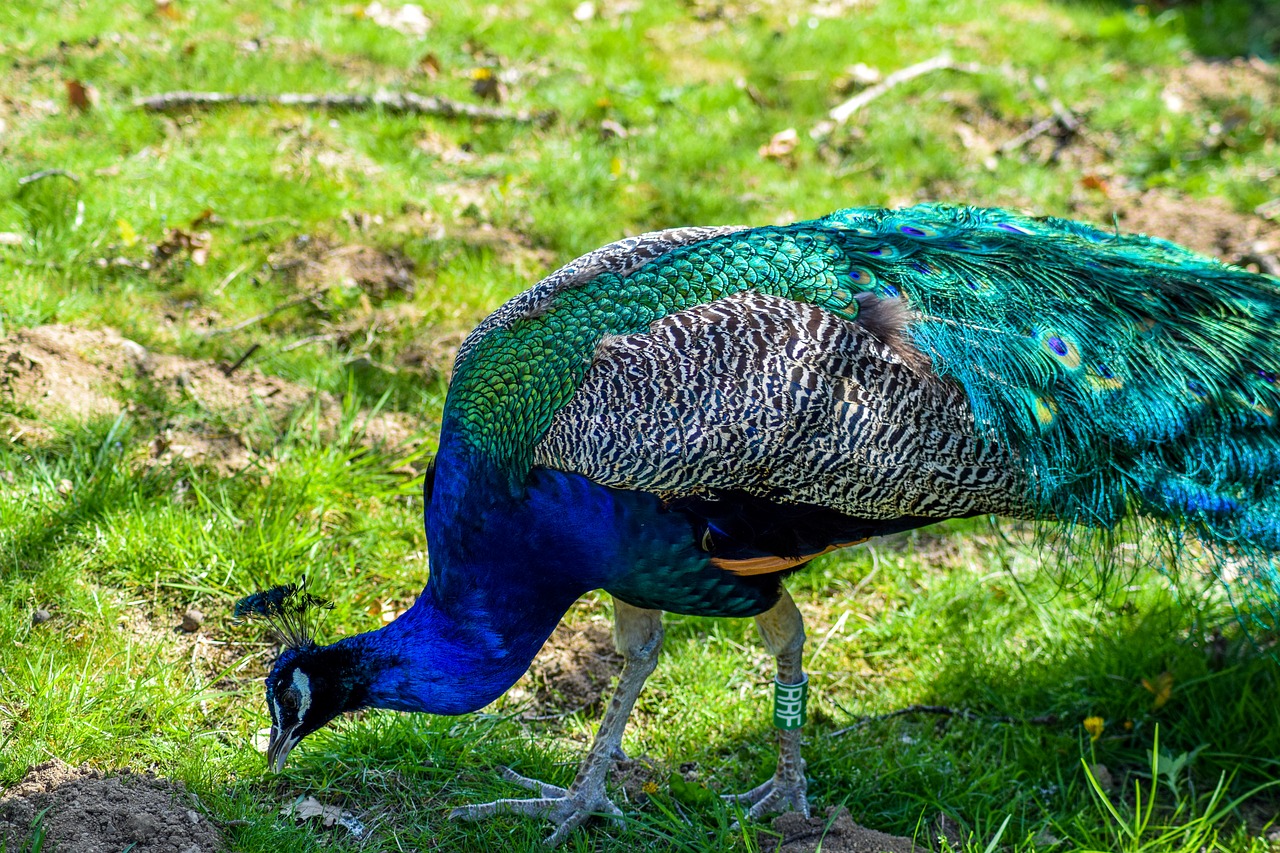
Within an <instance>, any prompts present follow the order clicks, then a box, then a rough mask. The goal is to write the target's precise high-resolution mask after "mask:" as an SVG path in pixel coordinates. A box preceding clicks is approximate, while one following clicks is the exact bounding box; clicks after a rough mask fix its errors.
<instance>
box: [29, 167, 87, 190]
mask: <svg viewBox="0 0 1280 853" xmlns="http://www.w3.org/2000/svg"><path fill="white" fill-rule="evenodd" d="M45 178H66V179H67V180H68V181H71V183H73V184H78V183H80V176H79V175H77V174H76V173H75V172H68V171H67V170H66V169H41V170H40V171H38V172H32V173H31V174H30V175H23V176H22V177H21V178H18V186H20V187H25V186H26V185H27V184H34V183H35V182H36V181H43V180H44V179H45Z"/></svg>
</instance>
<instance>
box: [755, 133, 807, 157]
mask: <svg viewBox="0 0 1280 853" xmlns="http://www.w3.org/2000/svg"><path fill="white" fill-rule="evenodd" d="M799 143H800V135H799V134H798V133H796V129H795V128H794V127H789V128H787V129H786V130H780V131H778V132H777V133H775V134H774V135H773V136H772V137H771V138H770V139H769V141H768V142H767V143H766V144H764V145H761V146H760V156H761V157H763V158H765V159H766V160H782V159H784V158H787V157H789V156H790V155H791V152H793V151H795V150H796V145H798V144H799Z"/></svg>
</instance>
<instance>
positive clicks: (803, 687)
mask: <svg viewBox="0 0 1280 853" xmlns="http://www.w3.org/2000/svg"><path fill="white" fill-rule="evenodd" d="M808 704H809V676H808V675H806V676H805V677H804V681H802V682H800V683H799V684H783V683H782V682H780V681H778V680H777V679H776V678H775V679H774V680H773V724H774V725H775V726H777V727H778V728H780V729H798V728H800V727H801V726H803V725H804V721H805V708H806V706H807V705H808Z"/></svg>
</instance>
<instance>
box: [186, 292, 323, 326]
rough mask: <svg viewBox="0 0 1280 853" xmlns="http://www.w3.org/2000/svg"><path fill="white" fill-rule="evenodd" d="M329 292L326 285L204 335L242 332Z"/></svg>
mask: <svg viewBox="0 0 1280 853" xmlns="http://www.w3.org/2000/svg"><path fill="white" fill-rule="evenodd" d="M328 291H329V287H328V285H325V286H324V287H318V288H316V289H315V290H311V291H308V292H306V293H303V294H300V295H298V296H295V297H293V298H292V299H286V300H285V301H284V302H281V303H280V304H279V305H277V306H275V307H274V308H271V309H269V310H267V311H263V312H262V313H261V314H255V315H253V316H252V317H250V318H249V319H247V320H241V321H240V322H239V323H236V324H235V325H233V326H223V327H222V328H220V329H210V330H209V331H207V332H205V333H204V336H205V337H206V338H215V337H217V336H218V335H230V334H232V333H234V332H239V331H242V330H244V329H247V328H249V327H250V326H252V325H255V324H256V323H261V322H262V321H263V320H265V319H267V318H268V317H274V316H275V315H277V314H279V313H280V312H281V311H288V310H289V309H290V308H296V307H298V306H299V305H303V304H306V303H307V302H310V301H312V300H313V299H315V298H317V297H319V296H323V295H324V294H325V293H327V292H328Z"/></svg>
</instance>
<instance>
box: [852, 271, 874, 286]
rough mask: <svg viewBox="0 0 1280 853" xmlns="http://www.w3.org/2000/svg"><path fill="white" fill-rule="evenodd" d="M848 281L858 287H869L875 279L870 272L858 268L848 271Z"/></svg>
mask: <svg viewBox="0 0 1280 853" xmlns="http://www.w3.org/2000/svg"><path fill="white" fill-rule="evenodd" d="M849 279H850V280H851V281H852V282H853V283H854V284H856V285H858V286H859V287H870V286H871V285H873V284H875V281H876V277H875V276H874V275H872V274H871V270H864V269H861V268H859V267H854V268H853V269H851V270H849Z"/></svg>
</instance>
